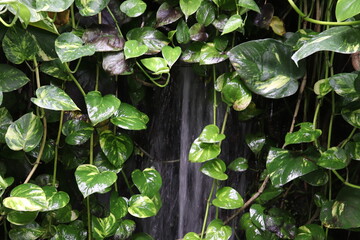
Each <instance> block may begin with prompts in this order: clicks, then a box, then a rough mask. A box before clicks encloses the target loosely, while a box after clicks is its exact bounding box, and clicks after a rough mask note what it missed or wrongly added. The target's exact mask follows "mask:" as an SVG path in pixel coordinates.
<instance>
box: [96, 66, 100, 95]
mask: <svg viewBox="0 0 360 240" xmlns="http://www.w3.org/2000/svg"><path fill="white" fill-rule="evenodd" d="M99 72H100V69H99V64H96V77H95V91H99V75H100V73H99Z"/></svg>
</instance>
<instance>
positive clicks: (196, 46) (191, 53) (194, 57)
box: [181, 42, 205, 63]
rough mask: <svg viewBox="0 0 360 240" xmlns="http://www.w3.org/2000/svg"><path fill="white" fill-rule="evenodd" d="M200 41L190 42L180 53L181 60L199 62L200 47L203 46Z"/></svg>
mask: <svg viewBox="0 0 360 240" xmlns="http://www.w3.org/2000/svg"><path fill="white" fill-rule="evenodd" d="M204 45H205V44H204V43H201V42H192V43H190V44H189V47H188V48H187V49H186V50H185V51H184V52H183V54H182V55H181V60H182V61H184V62H187V63H198V62H200V53H201V48H202V47H203V46H204Z"/></svg>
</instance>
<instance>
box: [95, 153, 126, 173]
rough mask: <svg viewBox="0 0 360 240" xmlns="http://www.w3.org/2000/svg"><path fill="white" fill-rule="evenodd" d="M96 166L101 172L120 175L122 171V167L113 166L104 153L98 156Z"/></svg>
mask: <svg viewBox="0 0 360 240" xmlns="http://www.w3.org/2000/svg"><path fill="white" fill-rule="evenodd" d="M94 165H95V166H96V167H97V168H98V169H99V171H100V172H105V171H110V172H114V173H119V172H120V171H121V170H122V167H115V166H114V165H112V164H111V163H110V161H109V159H108V158H107V157H106V156H105V154H104V153H103V152H102V151H100V152H99V153H98V154H97V155H96V157H95V160H94Z"/></svg>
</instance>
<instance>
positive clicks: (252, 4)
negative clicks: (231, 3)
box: [237, 0, 260, 13]
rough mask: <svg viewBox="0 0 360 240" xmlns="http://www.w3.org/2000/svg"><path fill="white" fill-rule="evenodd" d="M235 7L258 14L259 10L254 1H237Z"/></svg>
mask: <svg viewBox="0 0 360 240" xmlns="http://www.w3.org/2000/svg"><path fill="white" fill-rule="evenodd" d="M237 5H238V6H240V7H243V8H247V9H250V10H253V11H255V12H258V13H260V9H259V7H258V5H257V4H256V2H255V1H254V0H238V1H237Z"/></svg>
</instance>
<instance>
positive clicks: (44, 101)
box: [31, 85, 80, 111]
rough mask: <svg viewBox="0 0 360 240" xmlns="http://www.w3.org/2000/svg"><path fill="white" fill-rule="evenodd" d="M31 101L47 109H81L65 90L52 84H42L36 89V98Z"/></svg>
mask: <svg viewBox="0 0 360 240" xmlns="http://www.w3.org/2000/svg"><path fill="white" fill-rule="evenodd" d="M31 101H32V102H33V103H34V104H35V105H37V106H39V107H41V108H45V109H50V110H57V111H76V110H79V111H80V108H78V107H77V106H76V104H75V103H74V101H73V100H72V99H71V98H70V97H69V95H67V94H66V93H65V91H64V90H62V89H61V88H58V87H56V86H52V85H45V86H41V87H39V88H38V89H36V98H31Z"/></svg>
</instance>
